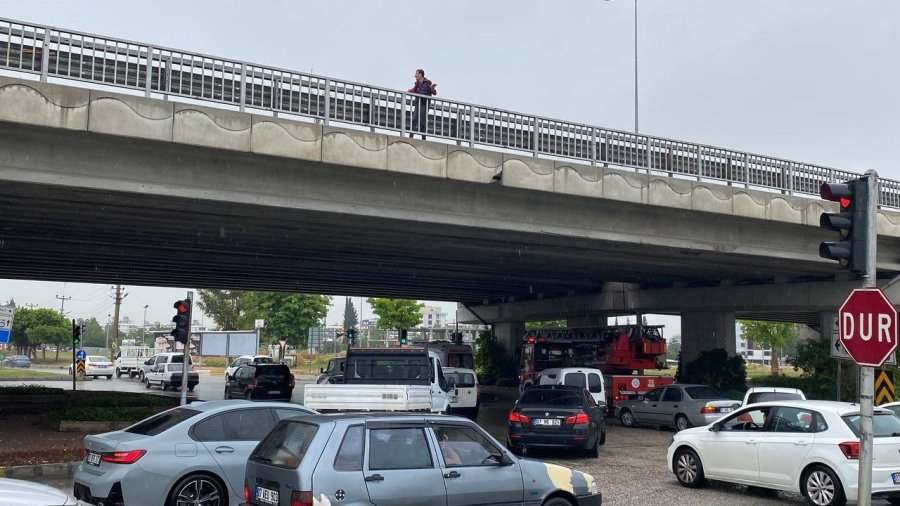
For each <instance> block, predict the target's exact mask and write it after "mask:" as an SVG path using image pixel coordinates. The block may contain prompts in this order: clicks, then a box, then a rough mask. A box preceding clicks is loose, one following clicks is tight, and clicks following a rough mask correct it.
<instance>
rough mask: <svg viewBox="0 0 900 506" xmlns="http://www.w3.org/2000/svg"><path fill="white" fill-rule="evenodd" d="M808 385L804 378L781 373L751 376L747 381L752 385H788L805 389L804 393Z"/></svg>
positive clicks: (748, 384)
mask: <svg viewBox="0 0 900 506" xmlns="http://www.w3.org/2000/svg"><path fill="white" fill-rule="evenodd" d="M805 385H806V381H805V380H804V379H803V378H800V377H795V376H781V375H774V376H773V375H771V374H770V375H768V376H759V377H756V378H751V379H750V380H749V381H747V386H750V387H788V388H799V389H800V390H803V393H806V389H804V388H803V387H804V386H805Z"/></svg>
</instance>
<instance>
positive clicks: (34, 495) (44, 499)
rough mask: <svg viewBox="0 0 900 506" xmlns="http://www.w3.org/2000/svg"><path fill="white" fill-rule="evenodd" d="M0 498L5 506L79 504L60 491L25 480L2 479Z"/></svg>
mask: <svg viewBox="0 0 900 506" xmlns="http://www.w3.org/2000/svg"><path fill="white" fill-rule="evenodd" d="M0 497H2V498H3V504H4V505H5V506H32V505H35V504H59V505H60V506H70V505H71V506H75V505H76V504H84V503H79V502H77V501H76V500H75V498H74V497H72V496H71V495H69V494H66V493H65V492H60V491H59V490H57V489H55V488H53V487H50V486H47V485H42V484H40V483H34V482H31V481H25V480H13V479H11V478H0Z"/></svg>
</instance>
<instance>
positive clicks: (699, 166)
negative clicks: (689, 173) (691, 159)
mask: <svg viewBox="0 0 900 506" xmlns="http://www.w3.org/2000/svg"><path fill="white" fill-rule="evenodd" d="M701 149H703V148H701V147H700V145H699V144H698V145H697V181H702V180H703V177H702V175H703V154H702V152H701V151H700V150H701Z"/></svg>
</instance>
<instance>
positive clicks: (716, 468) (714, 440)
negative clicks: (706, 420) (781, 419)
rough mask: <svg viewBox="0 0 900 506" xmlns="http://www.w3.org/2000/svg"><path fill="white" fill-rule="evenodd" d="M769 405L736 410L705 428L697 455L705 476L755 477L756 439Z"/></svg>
mask: <svg viewBox="0 0 900 506" xmlns="http://www.w3.org/2000/svg"><path fill="white" fill-rule="evenodd" d="M770 409H771V408H769V407H762V408H756V409H746V410H742V411H739V412H737V413H735V414H733V415H731V416H729V417H728V418H725V419H724V420H722V421H721V422H719V423H718V430H713V431H706V432H704V435H703V437H702V439H703V442H704V445H703V449H702V452H701V455H700V460H702V461H703V468H704V470H705V471H706V473H707V474H708V475H709V476H711V477H712V476H715V477H718V478H724V479H737V480H743V481H756V480H758V479H759V457H758V451H759V442H760V440H761V438H762V437H763V433H764V432H765V430H766V421H767V420H768V418H769V410H770Z"/></svg>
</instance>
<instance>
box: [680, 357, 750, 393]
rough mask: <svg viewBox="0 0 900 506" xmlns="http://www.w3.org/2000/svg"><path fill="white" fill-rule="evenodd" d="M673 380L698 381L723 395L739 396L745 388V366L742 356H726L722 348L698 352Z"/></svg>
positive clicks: (682, 381) (681, 381)
mask: <svg viewBox="0 0 900 506" xmlns="http://www.w3.org/2000/svg"><path fill="white" fill-rule="evenodd" d="M675 380H676V381H677V382H679V383H700V384H702V385H709V386H711V387H715V388H718V389H719V390H722V391H723V392H724V393H725V395H730V396H738V398H740V396H741V395H743V393H744V391H746V390H747V367H746V365H745V364H744V357H742V356H740V355H734V356H732V357H729V356H728V352H726V351H725V350H723V349H722V348H716V349H714V350H708V351H703V352H700V355H699V356H698V357H697V359H696V360H694V361H693V362H689V363H687V364H685V366H684V367H683V368H682V369H681V370H680V371H679V373H678V375H677V376H676V377H675Z"/></svg>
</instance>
